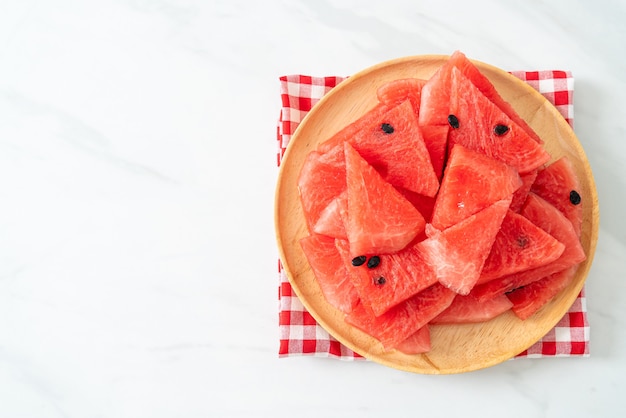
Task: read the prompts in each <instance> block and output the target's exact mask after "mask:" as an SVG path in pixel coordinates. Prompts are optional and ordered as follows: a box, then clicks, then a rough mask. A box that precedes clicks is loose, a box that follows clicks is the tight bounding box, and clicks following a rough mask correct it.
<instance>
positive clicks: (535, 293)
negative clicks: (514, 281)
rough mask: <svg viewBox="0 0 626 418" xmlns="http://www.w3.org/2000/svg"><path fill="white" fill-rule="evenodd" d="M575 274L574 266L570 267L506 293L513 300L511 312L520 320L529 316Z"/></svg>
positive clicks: (566, 284) (564, 286)
mask: <svg viewBox="0 0 626 418" xmlns="http://www.w3.org/2000/svg"><path fill="white" fill-rule="evenodd" d="M575 275H576V267H570V268H568V269H565V270H563V271H560V272H558V273H554V274H552V275H550V276H548V277H544V278H543V279H540V280H537V281H536V282H532V283H530V284H529V285H527V286H524V287H521V288H519V289H516V290H514V291H512V292H510V293H507V295H506V296H507V297H508V298H509V300H510V301H511V302H513V308H512V310H513V313H515V315H517V317H518V318H520V319H522V320H525V319H528V318H530V317H531V316H532V315H533V314H534V313H535V312H537V311H538V310H539V309H541V308H542V307H543V306H544V305H545V304H546V303H548V302H550V301H551V300H552V299H553V298H554V297H555V296H556V295H557V294H558V293H559V292H560V291H562V290H563V289H565V288H566V287H567V286H569V284H570V283H571V282H572V280H573V279H574V276H575Z"/></svg>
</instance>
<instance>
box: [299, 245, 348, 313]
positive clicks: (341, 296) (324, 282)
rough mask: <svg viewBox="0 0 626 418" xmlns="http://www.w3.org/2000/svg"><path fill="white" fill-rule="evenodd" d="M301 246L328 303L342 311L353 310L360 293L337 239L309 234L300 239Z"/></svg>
mask: <svg viewBox="0 0 626 418" xmlns="http://www.w3.org/2000/svg"><path fill="white" fill-rule="evenodd" d="M300 246H301V247H302V251H304V255H305V256H306V258H307V260H308V261H309V265H310V266H311V269H312V270H313V273H314V274H315V278H316V279H317V282H318V284H319V285H320V288H321V289H322V293H323V294H324V297H325V298H326V300H327V301H328V303H330V304H331V305H333V306H334V307H335V308H337V309H339V310H340V311H342V312H345V313H348V312H351V311H352V310H353V309H354V307H355V306H356V305H357V303H358V301H359V295H358V293H357V291H356V289H355V287H354V285H353V284H352V281H351V280H350V278H349V277H348V271H347V270H346V267H345V265H344V262H343V259H342V258H341V257H340V256H339V251H337V248H336V247H335V239H334V238H330V237H326V236H323V235H309V236H307V237H305V238H302V239H301V240H300Z"/></svg>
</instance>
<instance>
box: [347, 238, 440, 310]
mask: <svg viewBox="0 0 626 418" xmlns="http://www.w3.org/2000/svg"><path fill="white" fill-rule="evenodd" d="M335 245H336V246H337V249H338V250H339V254H340V256H341V257H342V259H343V262H344V266H345V268H346V270H347V272H348V274H349V277H350V279H351V280H352V284H353V285H354V287H355V288H356V290H357V292H358V294H359V296H360V299H361V301H362V303H363V304H365V305H367V306H368V308H370V309H371V310H372V311H373V312H374V315H376V316H378V315H381V314H383V313H385V312H387V311H388V310H389V309H391V308H392V307H393V306H395V305H397V304H399V303H400V302H403V301H405V300H406V299H408V298H409V297H411V296H413V295H415V294H416V293H418V292H420V291H422V290H424V289H426V288H428V287H430V286H432V285H433V284H435V283H436V282H437V277H435V272H434V271H433V270H432V269H431V268H430V266H429V265H428V264H426V262H425V261H424V259H423V255H422V254H421V253H420V248H419V246H412V247H409V248H407V249H404V250H402V251H400V252H398V253H394V254H382V255H379V256H375V258H372V257H369V258H367V257H366V258H365V260H366V261H365V262H363V264H360V265H357V266H355V265H354V264H355V263H353V257H351V256H350V244H349V243H348V241H345V240H337V241H336V242H335ZM373 260H377V261H376V263H377V264H376V265H375V266H374V267H372V265H373V263H372V261H373Z"/></svg>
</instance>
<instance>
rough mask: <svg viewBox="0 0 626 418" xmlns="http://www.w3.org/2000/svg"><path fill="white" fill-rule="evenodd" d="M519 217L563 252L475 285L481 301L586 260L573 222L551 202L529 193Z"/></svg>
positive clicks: (475, 291)
mask: <svg viewBox="0 0 626 418" xmlns="http://www.w3.org/2000/svg"><path fill="white" fill-rule="evenodd" d="M521 214H522V215H523V216H524V217H526V218H528V219H529V220H530V221H531V222H533V223H534V224H535V225H537V226H538V227H539V228H541V229H543V230H544V231H545V232H547V233H548V234H550V235H552V236H553V237H554V238H555V239H556V240H558V241H559V242H561V243H562V244H563V245H564V246H565V250H564V251H563V253H562V254H561V256H560V257H559V258H557V259H556V260H554V261H553V262H551V263H548V264H545V265H543V266H541V267H537V268H533V269H530V270H526V271H522V272H519V273H515V274H512V275H509V276H504V277H500V278H498V279H494V280H490V281H488V282H486V283H483V284H480V285H478V286H476V287H475V288H474V291H473V294H474V296H476V297H477V298H478V299H480V300H486V299H490V298H492V297H494V296H496V295H498V294H501V293H506V292H510V291H511V290H514V289H517V288H518V287H521V286H526V285H528V284H529V283H532V282H534V281H536V280H539V279H541V278H543V277H546V276H549V275H551V274H554V273H558V272H559V271H562V270H565V269H567V268H569V267H572V266H574V265H577V264H579V263H580V262H582V261H584V260H585V258H586V255H585V252H584V250H583V248H582V246H581V244H580V240H579V239H578V236H577V235H576V231H574V227H573V226H572V223H571V222H570V221H569V220H568V219H567V218H566V217H565V215H563V214H562V213H561V212H560V211H559V210H558V209H557V208H555V207H554V206H552V205H551V204H550V203H548V202H546V201H545V200H543V199H542V198H540V197H539V196H537V195H535V194H534V193H532V192H531V193H529V194H528V198H527V199H526V203H525V204H524V207H523V208H522V212H521Z"/></svg>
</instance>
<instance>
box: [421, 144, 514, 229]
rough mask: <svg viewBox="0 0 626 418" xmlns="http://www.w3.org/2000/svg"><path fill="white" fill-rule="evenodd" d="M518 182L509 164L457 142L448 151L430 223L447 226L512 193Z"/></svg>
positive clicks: (436, 226)
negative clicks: (446, 163)
mask: <svg viewBox="0 0 626 418" xmlns="http://www.w3.org/2000/svg"><path fill="white" fill-rule="evenodd" d="M521 184H522V182H521V180H520V178H519V175H518V174H517V172H516V171H515V170H514V169H512V168H511V167H509V166H508V165H506V164H504V163H502V162H500V161H497V160H494V159H493V158H490V157H487V156H485V155H481V154H479V153H477V152H475V151H471V150H469V149H467V148H465V147H464V146H461V145H456V146H455V147H454V148H452V152H451V153H450V159H449V161H448V166H447V167H446V172H445V174H444V176H443V181H442V183H441V189H440V191H439V194H438V195H437V199H436V201H435V207H434V211H433V217H432V221H431V223H432V225H433V226H434V227H435V228H437V229H445V228H448V227H450V226H452V225H454V224H456V223H458V222H460V221H462V220H463V219H465V218H467V217H469V216H470V215H473V214H474V213H476V212H479V211H481V210H482V209H485V208H486V207H488V206H490V205H492V204H493V203H495V202H497V201H499V200H502V199H504V198H507V197H509V196H511V194H512V193H513V192H514V191H515V190H517V189H518V188H519V187H520V186H521Z"/></svg>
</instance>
